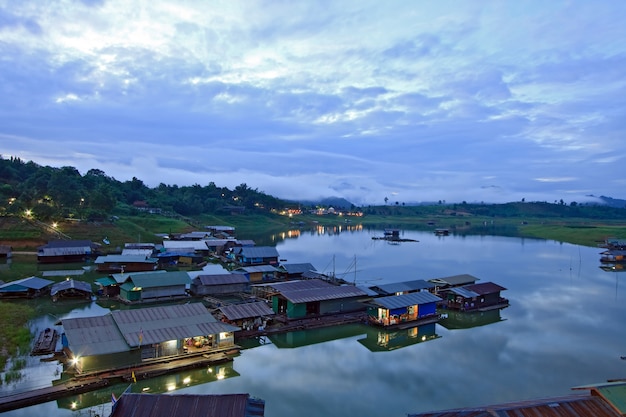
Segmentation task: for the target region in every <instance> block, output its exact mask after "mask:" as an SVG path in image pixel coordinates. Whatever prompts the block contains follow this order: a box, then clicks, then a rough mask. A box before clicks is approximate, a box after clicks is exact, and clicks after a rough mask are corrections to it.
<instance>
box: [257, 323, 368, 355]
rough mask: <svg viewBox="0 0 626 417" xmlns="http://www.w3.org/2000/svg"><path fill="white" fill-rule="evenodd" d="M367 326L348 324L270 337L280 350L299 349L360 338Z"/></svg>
mask: <svg viewBox="0 0 626 417" xmlns="http://www.w3.org/2000/svg"><path fill="white" fill-rule="evenodd" d="M365 331H366V326H363V325H360V324H346V325H342V326H333V327H328V328H323V329H311V330H300V331H297V332H289V333H280V334H275V335H271V336H269V339H270V341H271V342H272V343H273V344H274V345H276V347H278V348H280V349H290V348H298V347H302V346H308V345H314V344H317V343H324V342H328V341H331V340H337V339H345V338H348V337H354V336H360V335H362V334H363V333H365Z"/></svg>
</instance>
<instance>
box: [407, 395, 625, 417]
mask: <svg viewBox="0 0 626 417" xmlns="http://www.w3.org/2000/svg"><path fill="white" fill-rule="evenodd" d="M537 416H541V417H591V416H593V417H620V414H619V413H617V412H616V411H615V410H613V409H612V408H611V407H610V405H609V404H608V403H606V402H605V401H604V400H603V399H602V398H600V397H595V396H591V395H571V396H567V397H558V398H547V399H541V400H533V401H524V402H518V403H508V404H501V405H491V406H486V407H472V408H463V409H455V410H446V411H437V412H428V413H419V414H408V417H537Z"/></svg>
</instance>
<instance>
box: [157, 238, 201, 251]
mask: <svg viewBox="0 0 626 417" xmlns="http://www.w3.org/2000/svg"><path fill="white" fill-rule="evenodd" d="M163 247H164V248H165V249H167V250H173V249H176V250H181V249H190V250H191V251H194V250H208V249H209V247H208V246H207V245H206V242H205V241H204V240H164V241H163Z"/></svg>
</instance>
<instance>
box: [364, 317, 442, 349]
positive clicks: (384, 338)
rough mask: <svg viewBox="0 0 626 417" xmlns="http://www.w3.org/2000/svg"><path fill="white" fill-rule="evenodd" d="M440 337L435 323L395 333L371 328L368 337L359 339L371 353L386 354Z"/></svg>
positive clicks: (368, 330) (367, 333)
mask: <svg viewBox="0 0 626 417" xmlns="http://www.w3.org/2000/svg"><path fill="white" fill-rule="evenodd" d="M439 337H441V336H439V335H437V333H436V324H435V323H430V324H424V325H422V326H415V327H411V328H408V329H402V330H395V331H392V330H386V329H379V328H376V327H370V328H368V329H367V332H366V337H364V338H363V339H359V343H361V344H362V345H363V346H365V347H366V348H367V349H368V350H370V351H371V352H386V351H390V350H395V349H401V348H405V347H407V346H411V345H415V344H417V343H423V342H427V341H429V340H433V339H437V338H439Z"/></svg>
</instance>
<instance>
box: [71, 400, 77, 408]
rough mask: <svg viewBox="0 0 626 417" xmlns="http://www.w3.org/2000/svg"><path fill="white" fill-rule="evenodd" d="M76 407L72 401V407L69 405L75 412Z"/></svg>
mask: <svg viewBox="0 0 626 417" xmlns="http://www.w3.org/2000/svg"><path fill="white" fill-rule="evenodd" d="M76 405H77V404H76V401H73V402H72V405H71V407H72V410H76Z"/></svg>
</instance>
